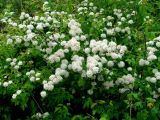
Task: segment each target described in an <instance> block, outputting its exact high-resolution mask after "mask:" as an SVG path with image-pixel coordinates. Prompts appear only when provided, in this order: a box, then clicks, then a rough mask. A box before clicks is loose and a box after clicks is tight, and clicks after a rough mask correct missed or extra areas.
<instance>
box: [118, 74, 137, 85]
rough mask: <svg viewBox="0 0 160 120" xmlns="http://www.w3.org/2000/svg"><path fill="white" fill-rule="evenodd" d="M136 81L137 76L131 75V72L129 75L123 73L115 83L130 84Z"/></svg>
mask: <svg viewBox="0 0 160 120" xmlns="http://www.w3.org/2000/svg"><path fill="white" fill-rule="evenodd" d="M134 81H135V78H134V77H133V76H132V75H131V74H128V75H123V76H122V77H121V78H118V79H117V80H116V81H115V83H116V85H120V84H122V85H124V84H125V85H128V84H132V83H134Z"/></svg>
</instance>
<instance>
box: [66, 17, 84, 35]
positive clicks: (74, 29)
mask: <svg viewBox="0 0 160 120" xmlns="http://www.w3.org/2000/svg"><path fill="white" fill-rule="evenodd" d="M80 26H81V25H80V24H79V23H78V22H76V21H75V20H74V19H71V20H70V21H69V23H68V27H69V28H70V30H69V34H70V35H71V36H76V35H79V34H81V33H82V30H81V28H80Z"/></svg>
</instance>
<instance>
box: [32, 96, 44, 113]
mask: <svg viewBox="0 0 160 120" xmlns="http://www.w3.org/2000/svg"><path fill="white" fill-rule="evenodd" d="M32 98H33V100H34V101H35V103H36V104H37V106H38V108H39V110H40V111H41V113H43V110H42V108H41V107H40V105H39V103H38V102H37V100H36V99H35V97H34V95H33V94H32Z"/></svg>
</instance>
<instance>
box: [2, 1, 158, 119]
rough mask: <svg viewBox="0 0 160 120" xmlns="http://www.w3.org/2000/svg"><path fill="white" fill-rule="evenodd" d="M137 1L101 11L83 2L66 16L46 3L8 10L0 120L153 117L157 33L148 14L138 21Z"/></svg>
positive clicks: (155, 109) (4, 21)
mask: <svg viewBox="0 0 160 120" xmlns="http://www.w3.org/2000/svg"><path fill="white" fill-rule="evenodd" d="M116 2H117V3H121V1H118V0H117V1H116ZM127 4H128V5H134V4H136V2H135V3H134V1H131V2H128V3H127ZM137 4H138V6H139V8H138V9H133V8H129V9H123V8H121V9H120V8H113V9H112V10H110V11H109V12H108V13H107V14H106V10H105V9H103V8H99V7H97V6H96V5H95V4H94V2H91V1H89V0H84V1H82V2H81V3H80V4H79V5H77V6H76V7H75V12H74V13H72V14H70V13H67V12H65V11H56V10H54V11H53V10H52V9H51V7H50V4H49V2H44V4H43V11H44V12H43V14H40V15H34V16H33V15H30V14H29V13H25V12H22V13H21V15H20V16H19V18H18V19H15V18H14V13H13V12H6V13H5V14H4V17H3V18H2V19H1V20H0V21H1V23H2V24H4V25H5V29H7V30H8V33H7V34H5V33H2V35H3V36H4V37H3V39H4V40H1V41H0V42H1V44H0V55H1V56H0V61H1V62H0V68H1V69H0V73H1V74H0V96H1V98H2V99H1V100H0V105H1V103H2V105H1V106H2V107H1V108H0V113H2V116H1V117H0V118H1V119H7V120H9V119H29V120H31V119H33V120H35V119H44V120H51V119H54V120H71V119H72V120H98V119H100V120H109V119H130V120H131V119H138V120H139V119H144V120H146V119H154V120H156V119H157V120H158V119H159V118H160V116H159V104H160V102H159V101H158V99H159V96H160V82H159V80H160V70H159V61H160V58H159V53H160V51H159V47H160V37H157V36H156V34H154V33H152V32H149V25H150V24H151V23H152V22H153V21H154V19H152V18H150V17H149V16H144V18H143V20H141V19H142V18H141V19H139V17H140V16H141V14H144V13H143V12H144V11H145V10H146V8H144V5H143V4H144V3H143V1H140V2H139V3H137ZM139 20H141V21H139ZM140 22H142V23H143V24H142V25H141V26H140V27H142V28H136V27H138V24H139V23H140ZM143 30H145V31H144V32H143ZM10 31H13V32H10ZM141 31H142V32H141ZM3 104H5V105H6V106H3ZM11 110H13V112H12V111H11ZM14 110H15V112H14ZM16 112H19V113H21V114H18V115H17V114H16ZM15 114H16V116H15Z"/></svg>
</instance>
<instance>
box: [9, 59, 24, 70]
mask: <svg viewBox="0 0 160 120" xmlns="http://www.w3.org/2000/svg"><path fill="white" fill-rule="evenodd" d="M6 61H7V62H9V63H10V65H11V66H12V67H13V68H14V69H15V70H18V69H19V68H20V67H21V66H22V65H23V62H22V61H18V60H17V58H13V59H12V58H7V59H6Z"/></svg>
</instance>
